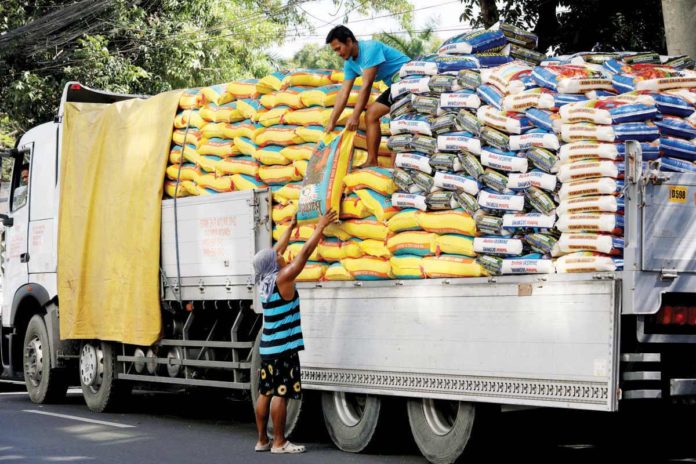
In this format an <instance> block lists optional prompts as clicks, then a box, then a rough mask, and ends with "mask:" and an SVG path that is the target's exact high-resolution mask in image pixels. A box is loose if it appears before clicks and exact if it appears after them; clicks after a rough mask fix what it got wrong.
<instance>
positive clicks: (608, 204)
mask: <svg viewBox="0 0 696 464" xmlns="http://www.w3.org/2000/svg"><path fill="white" fill-rule="evenodd" d="M623 208H624V199H623V197H616V196H614V195H597V196H591V197H578V198H570V199H567V200H562V201H561V203H560V204H559V205H558V207H557V208H556V213H557V214H558V215H561V214H575V213H616V212H620V211H623Z"/></svg>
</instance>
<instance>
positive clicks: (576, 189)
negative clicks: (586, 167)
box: [558, 177, 624, 201]
mask: <svg viewBox="0 0 696 464" xmlns="http://www.w3.org/2000/svg"><path fill="white" fill-rule="evenodd" d="M623 188H624V183H623V181H622V180H616V179H610V178H608V177H602V178H595V179H586V180H579V181H576V182H569V183H565V184H563V185H561V189H560V190H559V191H558V198H560V200H561V201H565V200H568V199H569V198H578V197H586V196H594V195H620V194H621V193H622V192H623Z"/></svg>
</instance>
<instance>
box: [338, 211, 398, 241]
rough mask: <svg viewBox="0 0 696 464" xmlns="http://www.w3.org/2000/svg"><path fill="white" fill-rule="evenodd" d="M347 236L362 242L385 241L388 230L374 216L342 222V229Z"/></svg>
mask: <svg viewBox="0 0 696 464" xmlns="http://www.w3.org/2000/svg"><path fill="white" fill-rule="evenodd" d="M341 228H342V229H343V231H344V232H346V233H347V234H349V235H351V236H353V237H356V238H360V239H362V240H367V239H374V240H382V241H385V240H386V239H387V236H389V229H388V228H387V226H386V225H384V223H383V222H382V221H378V220H377V218H375V217H374V216H369V217H367V218H365V219H349V220H347V221H345V222H343V224H342V227H341Z"/></svg>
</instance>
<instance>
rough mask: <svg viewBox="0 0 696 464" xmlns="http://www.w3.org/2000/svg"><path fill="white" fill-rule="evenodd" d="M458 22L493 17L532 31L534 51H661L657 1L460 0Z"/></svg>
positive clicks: (661, 28) (489, 22)
mask: <svg viewBox="0 0 696 464" xmlns="http://www.w3.org/2000/svg"><path fill="white" fill-rule="evenodd" d="M461 1H462V3H463V6H464V11H463V13H462V15H461V17H460V19H461V20H462V21H470V22H472V23H473V24H474V25H475V26H483V27H490V26H491V25H492V24H494V23H495V22H496V21H497V20H498V19H501V20H503V21H505V22H507V23H511V24H514V25H516V26H520V27H523V28H525V29H528V30H532V31H534V33H535V34H537V35H538V36H539V47H538V48H539V50H541V51H544V52H546V51H547V50H548V49H549V48H552V49H554V50H557V51H558V52H559V53H573V52H578V51H583V50H591V49H593V48H595V47H596V48H597V49H599V50H603V51H611V50H638V51H641V50H651V51H656V52H659V53H665V52H666V48H665V39H664V24H663V22H662V7H661V1H660V0H642V1H640V2H635V1H633V0H583V1H575V0H501V1H498V2H496V1H495V0H461Z"/></svg>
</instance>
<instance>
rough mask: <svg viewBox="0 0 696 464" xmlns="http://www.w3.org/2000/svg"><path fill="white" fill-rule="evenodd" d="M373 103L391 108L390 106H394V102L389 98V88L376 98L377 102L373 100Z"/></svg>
mask: <svg viewBox="0 0 696 464" xmlns="http://www.w3.org/2000/svg"><path fill="white" fill-rule="evenodd" d="M375 102H377V103H381V104H383V105H386V106H388V107H389V108H391V106H392V105H393V104H394V100H392V96H391V87H389V88H388V89H387V90H385V91H384V92H382V94H381V95H380V96H379V97H377V100H375Z"/></svg>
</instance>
